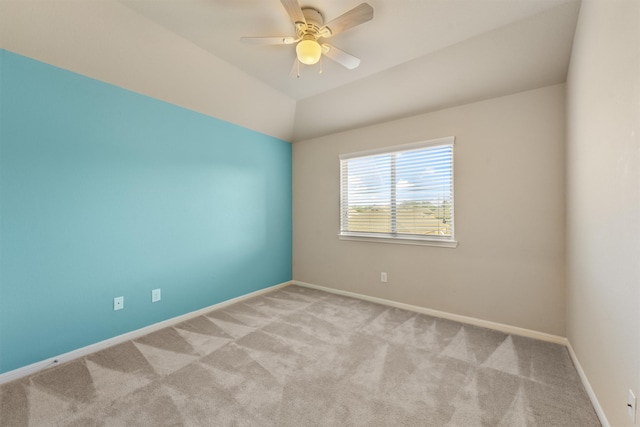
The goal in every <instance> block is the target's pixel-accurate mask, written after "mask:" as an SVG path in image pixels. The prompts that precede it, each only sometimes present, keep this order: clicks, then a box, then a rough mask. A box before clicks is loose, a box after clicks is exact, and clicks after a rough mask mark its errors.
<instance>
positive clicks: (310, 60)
mask: <svg viewBox="0 0 640 427" xmlns="http://www.w3.org/2000/svg"><path fill="white" fill-rule="evenodd" d="M296 54H297V56H298V61H300V62H302V63H303V64H307V65H313V64H315V63H317V62H318V61H319V60H320V56H321V55H322V48H321V47H320V44H319V43H318V42H317V41H315V40H302V41H301V42H300V43H298V45H297V46H296Z"/></svg>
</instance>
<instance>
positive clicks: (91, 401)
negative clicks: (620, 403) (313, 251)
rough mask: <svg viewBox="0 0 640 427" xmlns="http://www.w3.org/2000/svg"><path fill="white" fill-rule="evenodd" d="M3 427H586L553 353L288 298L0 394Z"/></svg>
mask: <svg viewBox="0 0 640 427" xmlns="http://www.w3.org/2000/svg"><path fill="white" fill-rule="evenodd" d="M0 410H1V412H0V425H2V426H11V427H19V426H82V427H87V426H296V427H301V426H462V427H473V426H508V427H514V426H579V427H587V426H599V425H600V424H599V422H598V419H597V416H596V414H595V411H594V410H593V407H592V406H591V404H590V402H589V399H588V397H587V394H586V393H585V391H584V389H583V387H582V385H581V383H580V380H579V377H578V375H577V373H576V370H575V368H574V367H573V365H572V363H571V359H570V357H569V355H568V352H567V350H566V348H565V347H563V346H561V345H556V344H550V343H546V342H541V341H536V340H532V339H528V338H522V337H519V336H515V335H507V334H504V333H501V332H496V331H493V330H488V329H483V328H478V327H474V326H468V325H463V324H460V323H456V322H452V321H449V320H443V319H438V318H434V317H430V316H426V315H422V314H416V313H413V312H409V311H404V310H400V309H396V308H390V307H386V306H382V305H377V304H373V303H369V302H364V301H360V300H357V299H351V298H346V297H341V296H336V295H333V294H327V293H324V292H320V291H316V290H312V289H307V288H302V287H297V286H289V287H286V288H283V289H280V290H277V291H274V292H272V293H269V294H266V295H263V296H260V297H256V298H253V299H251V300H247V301H245V302H242V303H238V304H235V305H233V306H229V307H227V308H224V309H221V310H216V311H212V312H210V313H208V314H206V315H204V316H201V317H197V318H194V319H192V320H190V321H187V322H184V323H181V324H178V325H176V326H174V327H169V328H166V329H163V330H160V331H158V332H155V333H152V334H150V335H147V336H144V337H142V338H140V339H136V340H134V341H129V342H126V343H123V344H120V345H117V346H114V347H111V348H108V349H106V350H103V351H100V352H98V353H94V354H92V355H89V356H87V357H84V358H82V359H78V360H76V361H72V362H69V363H67V364H64V365H61V366H58V367H54V368H51V369H49V370H46V371H42V372H40V373H38V374H35V375H33V376H31V377H28V378H24V379H21V380H18V381H15V382H13V383H9V384H5V385H4V386H2V387H1V388H0Z"/></svg>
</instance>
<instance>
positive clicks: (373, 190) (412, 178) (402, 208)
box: [340, 137, 454, 241]
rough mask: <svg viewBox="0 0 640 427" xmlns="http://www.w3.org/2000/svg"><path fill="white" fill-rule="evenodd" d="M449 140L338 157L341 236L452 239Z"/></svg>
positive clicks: (451, 164)
mask: <svg viewBox="0 0 640 427" xmlns="http://www.w3.org/2000/svg"><path fill="white" fill-rule="evenodd" d="M453 142H454V139H453V137H450V138H443V139H439V140H435V141H427V142H423V143H418V144H411V145H405V146H400V147H393V148H392V149H387V150H376V151H370V152H364V153H355V154H349V155H343V156H341V157H340V170H341V173H340V183H341V188H340V196H341V197H340V199H341V203H340V205H341V206H340V210H341V221H340V235H341V236H361V237H367V236H368V237H381V238H404V239H421V240H449V241H453V239H454V233H453V231H454V229H453V226H454V216H453Z"/></svg>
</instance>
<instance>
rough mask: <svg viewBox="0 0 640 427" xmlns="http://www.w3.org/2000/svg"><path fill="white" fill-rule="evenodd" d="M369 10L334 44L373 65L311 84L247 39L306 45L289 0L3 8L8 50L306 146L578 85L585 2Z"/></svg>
mask: <svg viewBox="0 0 640 427" xmlns="http://www.w3.org/2000/svg"><path fill="white" fill-rule="evenodd" d="M367 1H368V3H369V4H371V6H373V8H374V11H375V12H374V18H373V20H372V21H370V22H367V23H364V24H362V25H360V26H357V27H355V28H352V29H350V30H348V31H346V32H344V33H341V34H338V35H336V36H335V37H333V38H332V39H331V43H332V44H334V45H335V46H336V47H339V48H341V49H343V50H345V51H347V52H349V53H351V54H353V55H355V56H357V57H359V58H360V59H361V64H360V67H359V68H357V69H355V70H351V71H350V70H347V69H345V68H343V67H342V66H340V65H338V64H336V63H334V62H333V61H331V60H328V59H326V60H324V61H323V65H322V66H323V69H324V72H323V73H322V74H321V75H320V74H318V73H317V71H318V66H313V67H306V68H304V69H303V70H302V77H301V78H299V79H296V78H290V77H289V70H290V69H291V65H292V63H293V61H294V55H295V54H294V49H295V48H294V46H293V45H283V46H255V45H247V44H243V43H241V42H240V37H242V36H280V35H282V36H286V35H293V33H294V29H293V25H292V24H291V23H290V21H289V17H288V15H287V13H286V12H285V10H284V8H283V6H282V4H281V3H280V0H103V1H101V2H95V1H89V0H64V1H63V0H57V1H49V0H30V1H26V0H0V5H1V6H2V10H3V13H2V15H3V20H2V21H3V22H2V26H0V30H1V31H0V34H1V35H2V36H3V37H2V38H0V42H1V43H0V47H3V46H4V48H7V49H9V50H11V51H14V52H17V53H22V54H24V55H27V56H30V57H33V58H36V59H40V60H42V61H45V62H48V63H51V64H54V65H57V66H59V67H62V68H66V69H69V70H72V71H75V72H79V73H81V74H85V75H88V76H92V77H94V78H98V79H100V80H104V81H106V82H109V83H113V84H116V85H119V86H122V87H124V88H128V89H130V90H134V91H136V92H140V93H143V94H148V95H151V96H154V97H157V98H159V99H163V100H165V101H168V102H172V103H175V104H177V105H181V106H185V107H187V108H191V109H194V110H196V111H200V112H203V113H205V114H210V115H212V116H214V117H218V118H221V119H223V120H227V121H230V122H232V123H236V124H240V125H243V126H246V127H249V128H251V129H255V130H259V131H261V132H265V133H267V134H269V135H274V136H276V137H279V138H282V139H286V140H289V141H294V142H295V141H300V140H305V139H309V138H313V137H317V136H321V135H326V134H330V133H334V132H339V131H342V130H347V129H352V128H356V127H361V126H365V125H369V124H372V123H376V122H383V121H387V120H392V119H396V118H400V117H406V116H409V115H415V114H420V113H424V112H430V111H436V110H438V109H442V108H447V107H450V106H455V105H461V104H465V103H470V102H474V101H479V100H482V99H489V98H494V97H498V96H503V95H507V94H511V93H516V92H521V91H525V90H530V89H535V88H540V87H544V86H549V85H553V84H558V83H563V82H564V81H565V80H566V74H567V69H568V66H569V59H570V55H571V48H572V43H573V35H574V32H575V27H576V22H577V16H578V11H579V7H580V0H367ZM301 2H302V3H301V4H302V6H303V7H304V6H312V7H314V8H317V9H319V10H320V11H321V12H322V13H323V14H324V15H325V19H326V20H327V21H328V20H331V19H332V18H334V17H337V16H339V15H341V14H342V13H344V12H346V11H347V10H349V9H351V8H353V7H355V6H357V5H358V4H359V3H361V2H362V0H301ZM5 18H6V19H5ZM96 47H98V48H96ZM177 76H180V78H177Z"/></svg>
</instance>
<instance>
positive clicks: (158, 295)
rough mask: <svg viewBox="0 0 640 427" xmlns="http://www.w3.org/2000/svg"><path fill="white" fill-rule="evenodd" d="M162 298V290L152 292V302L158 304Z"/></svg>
mask: <svg viewBox="0 0 640 427" xmlns="http://www.w3.org/2000/svg"><path fill="white" fill-rule="evenodd" d="M160 298H162V295H161V293H160V289H154V290H152V291H151V302H158V301H160Z"/></svg>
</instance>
